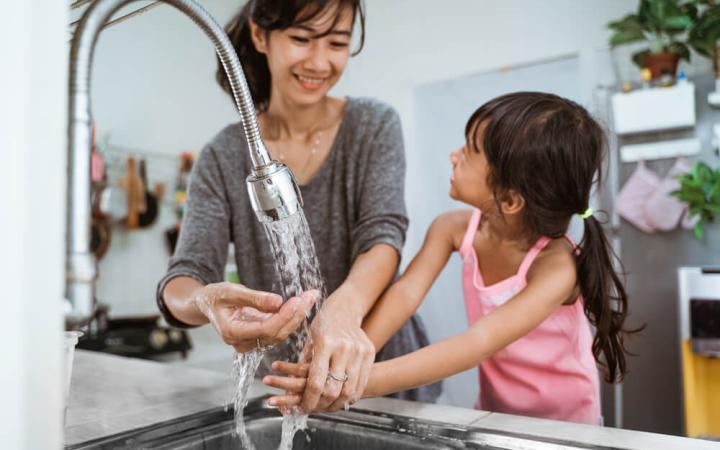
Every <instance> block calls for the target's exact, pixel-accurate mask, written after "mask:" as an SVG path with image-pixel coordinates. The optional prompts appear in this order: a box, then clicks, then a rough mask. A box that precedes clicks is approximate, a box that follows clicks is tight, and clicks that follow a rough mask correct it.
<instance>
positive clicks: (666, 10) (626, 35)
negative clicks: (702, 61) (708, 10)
mask: <svg viewBox="0 0 720 450" xmlns="http://www.w3.org/2000/svg"><path fill="white" fill-rule="evenodd" d="M698 2H699V0H640V5H639V7H638V11H637V13H636V14H628V15H627V16H625V17H624V18H622V19H621V20H618V21H615V22H610V23H609V24H608V27H609V28H610V29H611V30H613V34H612V36H611V37H610V46H611V47H612V48H615V47H617V46H619V45H625V44H630V43H633V42H640V41H646V42H647V43H648V48H645V49H643V50H641V51H638V52H636V53H634V54H633V56H632V59H633V61H634V62H635V64H636V65H637V66H638V67H640V68H648V69H649V70H650V73H651V76H652V79H653V80H655V79H657V78H660V76H662V75H663V74H669V75H671V76H675V73H676V72H677V65H678V61H679V60H680V59H683V60H686V61H690V49H689V48H688V46H687V45H686V43H685V42H683V39H684V38H685V35H686V33H687V31H688V29H689V28H690V26H691V25H692V24H693V23H694V20H695V18H696V17H697V4H698Z"/></svg>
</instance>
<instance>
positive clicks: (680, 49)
mask: <svg viewBox="0 0 720 450" xmlns="http://www.w3.org/2000/svg"><path fill="white" fill-rule="evenodd" d="M667 49H668V51H669V52H671V53H677V54H678V56H679V57H680V59H683V60H685V61H690V49H689V48H688V46H687V45H685V44H683V43H681V42H673V43H672V44H670V45H668V48H667Z"/></svg>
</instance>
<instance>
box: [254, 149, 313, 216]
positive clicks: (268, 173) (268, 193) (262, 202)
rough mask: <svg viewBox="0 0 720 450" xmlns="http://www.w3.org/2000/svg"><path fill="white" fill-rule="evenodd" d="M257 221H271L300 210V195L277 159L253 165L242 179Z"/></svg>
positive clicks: (297, 188) (284, 166)
mask: <svg viewBox="0 0 720 450" xmlns="http://www.w3.org/2000/svg"><path fill="white" fill-rule="evenodd" d="M245 182H246V184H247V189H248V195H249V196H250V203H252V207H253V210H254V211H255V215H256V216H257V218H258V220H259V221H260V222H262V223H268V222H275V221H278V220H282V219H285V218H286V217H290V216H292V215H293V214H295V213H296V212H298V210H300V209H302V207H303V202H302V195H301V194H300V188H299V187H298V184H297V182H296V181H295V177H294V176H293V174H292V172H291V171H290V169H289V168H288V167H287V166H286V165H285V164H282V163H279V162H277V161H274V160H273V161H270V163H269V164H267V165H265V166H262V167H259V168H258V167H256V168H254V169H253V171H252V173H251V174H250V175H248V177H247V178H246V180H245Z"/></svg>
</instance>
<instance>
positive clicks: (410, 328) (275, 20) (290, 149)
mask: <svg viewBox="0 0 720 450" xmlns="http://www.w3.org/2000/svg"><path fill="white" fill-rule="evenodd" d="M356 19H357V20H358V21H359V22H360V26H361V31H362V33H361V38H360V48H362V43H363V41H364V11H363V8H362V4H361V0H292V1H291V0H282V1H281V0H250V1H248V2H247V3H246V4H245V6H244V7H243V8H242V10H241V11H240V13H239V14H238V16H237V17H235V19H233V21H232V22H231V23H230V25H229V27H228V30H227V31H228V35H229V36H230V39H231V41H232V42H233V45H234V46H235V49H236V51H237V53H238V56H239V57H240V60H241V62H242V63H243V67H244V69H245V74H246V77H247V80H248V84H249V86H250V90H251V93H252V96H253V99H254V102H255V107H256V109H257V111H258V120H259V124H260V129H261V132H262V135H263V139H264V140H265V143H266V144H267V146H268V149H269V151H270V154H271V156H272V157H273V159H276V160H279V161H281V162H284V163H285V164H287V165H288V166H289V167H290V169H291V170H292V171H293V173H294V174H295V177H296V178H297V181H298V183H299V185H300V189H301V191H302V196H303V199H304V204H305V208H304V210H305V215H306V217H307V221H308V224H309V226H310V231H311V234H312V237H313V241H314V243H315V248H316V251H317V255H318V260H319V261H320V269H321V272H322V274H323V277H324V279H325V283H326V287H327V289H328V292H330V295H329V297H328V298H327V299H326V300H325V302H324V304H323V307H322V312H323V313H322V314H319V315H318V316H317V317H316V319H315V320H314V321H313V323H312V325H311V329H310V332H311V335H312V339H313V359H312V365H311V368H310V374H309V382H308V387H307V389H306V390H305V392H304V394H303V403H302V406H303V409H304V410H305V411H316V410H329V411H334V410H338V409H340V408H341V407H343V405H344V404H345V403H346V402H350V403H352V402H354V401H356V400H357V399H359V398H360V397H361V396H362V393H363V391H364V389H365V385H366V384H367V379H368V376H369V372H370V368H371V366H372V362H373V360H374V359H375V357H376V355H375V349H374V347H373V346H372V343H371V342H370V341H369V339H368V338H367V336H366V335H365V333H364V332H363V331H362V329H361V325H362V321H363V318H364V317H365V316H366V315H367V314H368V312H369V311H370V310H371V308H372V307H373V305H374V304H375V302H376V300H377V299H378V297H379V296H380V295H381V293H382V292H383V290H384V289H385V288H386V286H387V285H388V283H389V282H390V281H391V280H392V278H393V277H394V276H395V274H396V272H397V268H398V264H399V259H400V253H401V249H402V245H403V241H404V238H405V231H406V229H407V217H406V213H405V205H404V199H403V184H404V175H405V160H404V154H403V143H402V133H401V129H400V120H399V117H398V115H397V113H396V112H395V111H394V110H393V109H392V108H390V107H389V106H387V105H384V104H382V103H380V102H378V101H376V100H371V99H365V98H347V99H341V98H335V97H330V96H328V95H327V94H328V91H329V90H330V88H332V87H333V86H334V85H335V83H337V81H338V79H339V78H340V76H341V75H342V73H343V72H344V70H345V67H346V65H347V62H348V59H349V56H350V41H351V37H352V31H353V25H354V23H355V21H356ZM358 51H359V50H358ZM217 78H218V81H219V83H220V85H221V86H222V87H223V88H224V89H225V91H228V92H229V86H228V83H227V80H226V78H225V73H224V71H223V69H222V67H219V68H218V76H217ZM246 154H247V151H246V141H245V137H244V135H243V132H242V127H241V126H240V124H234V125H230V126H228V127H227V128H225V129H224V130H223V131H221V132H220V134H218V135H217V136H216V137H215V138H214V139H213V140H212V141H211V142H210V143H209V144H208V145H207V146H206V147H205V149H204V150H203V151H202V153H201V155H200V158H199V160H198V162H197V163H196V166H195V169H194V173H193V178H192V182H191V185H190V192H189V200H188V211H187V215H186V216H185V218H184V220H183V226H182V230H181V233H180V238H179V242H178V247H177V250H176V252H175V255H174V257H173V258H172V259H171V261H170V267H169V270H168V273H167V274H166V276H165V277H164V278H163V279H162V280H161V282H160V284H159V286H158V304H159V307H160V309H161V310H162V311H163V313H164V315H165V317H166V319H167V320H168V322H169V323H171V324H173V325H175V326H196V325H201V324H204V323H207V322H208V321H209V322H211V323H212V324H213V325H214V326H215V328H216V329H217V331H218V333H219V334H220V335H221V336H222V337H223V339H224V341H225V342H226V343H228V344H230V345H233V346H234V347H235V349H236V350H237V351H239V352H243V351H247V350H249V349H250V348H252V347H254V346H255V345H267V344H271V343H276V342H280V341H282V340H283V339H284V338H285V337H287V335H288V334H289V333H290V332H292V331H293V330H294V329H295V328H296V327H297V325H298V324H299V323H300V321H301V320H302V316H303V315H304V312H305V311H306V310H307V309H308V308H309V307H310V305H311V304H312V298H310V297H311V296H310V295H303V296H302V298H294V299H291V300H290V301H288V302H287V303H285V304H284V305H282V307H281V306H280V304H281V299H280V298H279V296H278V295H276V294H271V293H270V292H279V291H280V289H279V286H277V285H274V282H275V279H276V278H275V268H274V262H273V259H272V256H271V254H270V245H269V243H268V242H267V239H266V237H265V234H264V231H263V227H262V225H261V224H260V223H259V222H258V221H257V219H256V218H255V216H254V214H253V212H252V208H251V206H250V202H249V199H248V195H247V190H246V187H245V183H244V179H245V177H246V176H247V174H248V173H249V172H250V161H249V159H248V158H247V157H246V156H245V155H246ZM228 242H233V244H234V245H235V249H236V252H235V253H236V259H237V267H238V274H239V275H240V280H241V282H242V283H243V285H232V284H228V283H222V282H221V281H222V279H223V268H224V264H225V258H226V255H227V253H226V252H227V244H228ZM242 306H254V307H255V308H257V309H260V310H261V311H265V312H272V313H274V314H272V315H270V318H268V319H266V320H264V321H260V322H253V323H247V322H238V321H233V320H231V315H232V313H233V312H234V311H235V310H236V309H237V308H239V307H242ZM426 344H427V339H426V337H425V333H424V330H423V328H422V325H421V324H420V322H419V321H418V320H417V319H416V318H413V320H411V321H408V323H407V324H406V325H405V327H403V329H402V330H401V331H400V332H399V333H398V334H397V335H396V336H395V337H394V338H393V339H391V340H390V341H389V342H388V344H386V345H385V347H384V348H383V349H382V351H381V352H380V353H379V354H378V355H377V358H378V359H387V358H391V357H393V356H397V355H401V354H405V353H407V352H409V351H412V350H415V349H417V348H418V347H419V346H423V345H426ZM283 350H284V348H283V346H282V345H279V346H277V347H276V348H275V349H274V350H272V351H270V352H268V355H267V356H266V361H267V362H268V364H264V365H263V366H261V370H260V371H259V375H262V374H264V373H266V372H267V371H268V370H269V363H271V362H272V361H273V360H275V359H287V357H288V355H287V354H285V353H283ZM439 391H440V386H439V385H435V386H431V387H430V388H424V389H421V390H416V391H408V392H406V393H403V394H402V395H400V397H402V398H407V399H414V400H422V401H433V400H435V398H436V397H437V396H438V395H439Z"/></svg>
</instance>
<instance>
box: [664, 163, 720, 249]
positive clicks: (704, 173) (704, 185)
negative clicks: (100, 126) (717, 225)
mask: <svg viewBox="0 0 720 450" xmlns="http://www.w3.org/2000/svg"><path fill="white" fill-rule="evenodd" d="M677 179H678V181H680V188H679V189H678V190H676V191H673V192H672V193H671V195H673V196H674V197H677V198H678V199H679V200H680V201H682V202H685V203H686V204H687V205H688V213H689V217H690V218H691V219H695V220H696V222H695V225H694V227H693V233H694V234H695V238H696V239H698V240H700V239H702V238H703V236H704V234H705V231H704V228H703V227H704V226H705V224H706V223H711V222H714V221H715V217H716V215H720V168H717V169H712V168H711V167H710V166H708V165H707V164H705V163H703V162H700V161H697V162H695V163H694V164H693V167H692V170H691V171H690V173H686V174H684V175H680V176H679V177H677Z"/></svg>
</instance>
